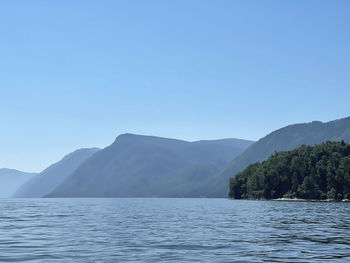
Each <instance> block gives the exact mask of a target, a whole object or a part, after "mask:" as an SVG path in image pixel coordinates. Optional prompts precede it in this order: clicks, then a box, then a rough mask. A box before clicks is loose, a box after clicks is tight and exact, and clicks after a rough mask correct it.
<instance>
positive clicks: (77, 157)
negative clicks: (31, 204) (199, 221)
mask: <svg viewBox="0 0 350 263" xmlns="http://www.w3.org/2000/svg"><path fill="white" fill-rule="evenodd" d="M98 150H99V149H97V148H87V149H80V150H77V151H74V152H72V153H70V154H68V155H66V156H65V157H63V159H62V160H60V161H59V162H57V163H55V164H53V165H51V166H50V167H48V168H47V169H45V170H44V171H42V172H41V173H40V174H38V175H36V176H35V177H33V178H31V179H30V180H29V181H27V182H26V183H25V184H23V185H22V186H21V187H20V188H19V189H18V190H17V191H16V192H15V193H14V195H13V197H43V196H44V195H47V194H48V193H50V192H51V191H52V190H53V189H54V188H55V187H56V186H57V185H59V184H60V183H62V182H63V180H64V179H66V178H67V177H68V176H69V175H71V174H72V173H73V172H74V171H75V169H77V168H78V167H79V166H80V165H81V164H82V163H83V162H84V161H85V160H86V159H88V158H89V157H90V156H91V155H93V154H94V153H96V152H97V151H98Z"/></svg>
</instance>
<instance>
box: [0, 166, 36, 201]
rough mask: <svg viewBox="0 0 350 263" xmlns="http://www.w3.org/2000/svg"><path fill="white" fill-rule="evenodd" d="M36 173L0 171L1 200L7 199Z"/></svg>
mask: <svg viewBox="0 0 350 263" xmlns="http://www.w3.org/2000/svg"><path fill="white" fill-rule="evenodd" d="M35 175H36V173H25V172H21V171H17V170H14V169H6V168H2V169H0V198H7V197H10V196H12V195H13V193H14V192H15V191H16V190H17V189H18V187H20V186H21V185H22V184H24V183H25V182H26V181H28V180H30V178H32V177H34V176H35Z"/></svg>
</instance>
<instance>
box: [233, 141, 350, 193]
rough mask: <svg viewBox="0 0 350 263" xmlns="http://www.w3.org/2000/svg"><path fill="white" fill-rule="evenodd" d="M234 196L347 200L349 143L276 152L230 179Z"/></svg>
mask: <svg viewBox="0 0 350 263" xmlns="http://www.w3.org/2000/svg"><path fill="white" fill-rule="evenodd" d="M229 197H230V198H235V199H275V198H302V199H321V200H324V199H332V200H342V199H350V145H349V144H347V143H345V142H344V141H341V142H325V143H323V144H319V145H315V146H306V145H302V146H301V147H299V148H297V149H295V150H292V151H286V152H279V153H275V154H273V155H272V156H270V158H268V159H267V160H266V161H264V162H261V163H260V162H258V163H254V164H252V165H249V166H248V167H247V168H246V169H245V170H244V171H242V172H241V173H238V174H237V175H236V176H235V177H234V178H231V179H230V192H229Z"/></svg>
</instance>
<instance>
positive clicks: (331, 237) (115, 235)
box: [0, 198, 350, 263]
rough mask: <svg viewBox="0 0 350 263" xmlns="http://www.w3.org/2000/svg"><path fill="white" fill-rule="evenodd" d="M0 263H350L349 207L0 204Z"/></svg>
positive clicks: (178, 202)
mask: <svg viewBox="0 0 350 263" xmlns="http://www.w3.org/2000/svg"><path fill="white" fill-rule="evenodd" d="M0 231H1V232H0V262H45V263H46V262H350V203H322V202H279V201H241V200H226V199H204V198H203V199H161V198H159V199H158V198H147V199H141V198H109V199H108V198H100V199H97V198H96V199H93V198H92V199H89V198H86V199H84V198H82V199H79V198H77V199H0Z"/></svg>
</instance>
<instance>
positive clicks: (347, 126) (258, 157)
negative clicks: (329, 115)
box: [204, 117, 350, 197]
mask: <svg viewBox="0 0 350 263" xmlns="http://www.w3.org/2000/svg"><path fill="white" fill-rule="evenodd" d="M341 140H344V141H345V142H350V117H349V118H344V119H339V120H335V121H330V122H326V123H323V122H319V121H314V122H311V123H302V124H295V125H290V126H287V127H284V128H281V129H279V130H276V131H274V132H272V133H270V134H269V135H267V136H265V137H264V138H262V139H260V140H259V141H258V142H256V143H254V144H253V145H252V146H250V147H249V148H248V149H247V150H245V151H244V152H243V153H242V154H240V155H239V156H237V157H236V158H235V159H234V160H233V161H232V162H230V164H229V165H228V166H227V167H226V168H225V169H224V170H223V171H222V172H221V173H219V174H218V176H217V177H215V178H214V179H213V180H212V181H211V182H209V184H208V185H207V186H205V187H204V189H210V188H211V190H209V192H208V194H207V195H208V196H211V197H225V196H227V194H228V192H229V188H228V182H229V178H231V177H232V176H234V175H235V174H237V173H239V172H241V171H242V170H243V169H245V168H246V167H247V166H248V165H250V164H252V163H255V162H259V161H260V162H261V161H264V160H266V159H267V158H268V157H269V156H270V155H271V154H273V153H274V152H280V151H288V150H292V149H295V148H297V147H299V146H301V145H303V144H305V145H315V144H320V143H322V142H326V141H341Z"/></svg>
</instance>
